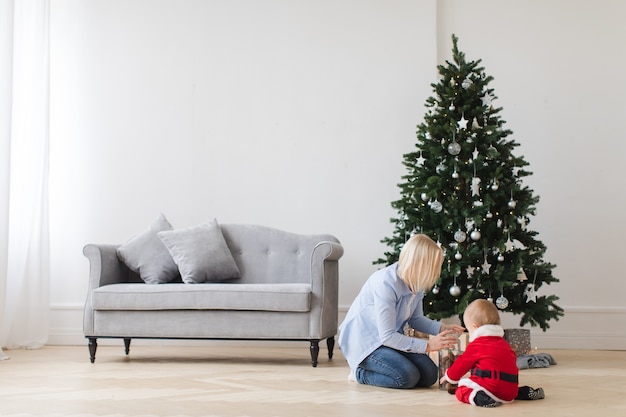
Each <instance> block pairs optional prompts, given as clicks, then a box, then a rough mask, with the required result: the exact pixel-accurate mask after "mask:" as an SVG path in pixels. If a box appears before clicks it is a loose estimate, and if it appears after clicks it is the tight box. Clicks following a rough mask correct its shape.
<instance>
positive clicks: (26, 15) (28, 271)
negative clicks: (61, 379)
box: [0, 0, 50, 359]
mask: <svg viewBox="0 0 626 417" xmlns="http://www.w3.org/2000/svg"><path fill="white" fill-rule="evenodd" d="M49 22H50V2H49V0H0V155H1V156H0V158H1V160H0V359H7V356H6V355H5V354H4V353H3V351H2V347H4V348H5V349H6V348H8V349H14V348H23V349H34V348H38V347H41V346H42V345H43V344H44V343H45V342H46V340H47V337H48V313H49V269H50V268H49V246H48V241H49V239H48V145H49V32H50V31H49Z"/></svg>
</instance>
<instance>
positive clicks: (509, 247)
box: [504, 236, 515, 252]
mask: <svg viewBox="0 0 626 417" xmlns="http://www.w3.org/2000/svg"><path fill="white" fill-rule="evenodd" d="M504 246H505V247H506V251H507V252H511V251H512V250H513V249H515V243H513V241H512V240H511V236H509V238H508V239H507V241H506V243H505V244H504Z"/></svg>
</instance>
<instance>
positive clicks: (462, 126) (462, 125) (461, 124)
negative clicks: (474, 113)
mask: <svg viewBox="0 0 626 417" xmlns="http://www.w3.org/2000/svg"><path fill="white" fill-rule="evenodd" d="M468 122H469V120H467V119H466V118H465V115H463V116H461V120H459V121H458V122H457V125H458V126H459V129H467V123H468Z"/></svg>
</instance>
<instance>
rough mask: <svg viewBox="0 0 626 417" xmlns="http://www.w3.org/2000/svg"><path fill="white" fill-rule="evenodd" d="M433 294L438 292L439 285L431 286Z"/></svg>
mask: <svg viewBox="0 0 626 417" xmlns="http://www.w3.org/2000/svg"><path fill="white" fill-rule="evenodd" d="M433 294H439V287H437V286H435V287H433Z"/></svg>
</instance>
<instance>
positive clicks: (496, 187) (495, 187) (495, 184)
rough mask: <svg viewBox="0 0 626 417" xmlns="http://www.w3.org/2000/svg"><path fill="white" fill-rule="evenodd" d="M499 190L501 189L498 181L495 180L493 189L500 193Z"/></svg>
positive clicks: (492, 185)
mask: <svg viewBox="0 0 626 417" xmlns="http://www.w3.org/2000/svg"><path fill="white" fill-rule="evenodd" d="M498 188H500V187H499V186H498V180H496V179H494V180H493V184H491V189H492V190H493V191H498Z"/></svg>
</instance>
